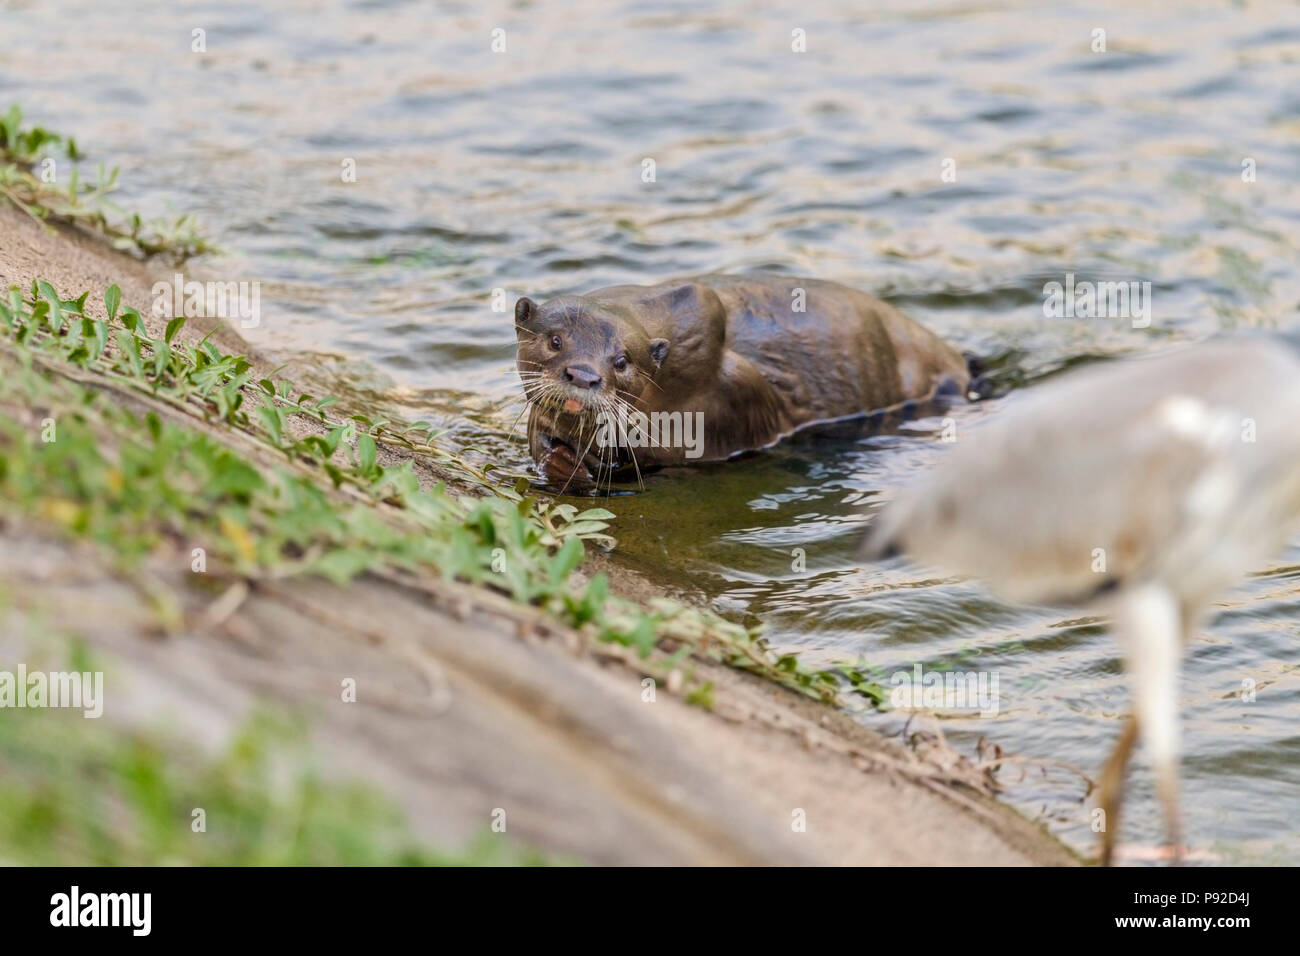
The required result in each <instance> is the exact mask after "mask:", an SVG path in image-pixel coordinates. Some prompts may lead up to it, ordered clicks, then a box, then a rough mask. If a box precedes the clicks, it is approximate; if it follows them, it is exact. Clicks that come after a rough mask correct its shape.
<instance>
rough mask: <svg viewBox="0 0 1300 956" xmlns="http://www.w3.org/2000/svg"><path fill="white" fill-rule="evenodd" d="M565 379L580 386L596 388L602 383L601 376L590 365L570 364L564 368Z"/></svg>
mask: <svg viewBox="0 0 1300 956" xmlns="http://www.w3.org/2000/svg"><path fill="white" fill-rule="evenodd" d="M564 380H565V381H566V382H572V383H573V384H574V385H576V386H578V388H595V387H596V386H597V385H599V384H600V376H599V375H597V374H596V370H595V369H594V368H592V367H591V366H590V365H570V366H569V367H568V368H566V369H565V370H564Z"/></svg>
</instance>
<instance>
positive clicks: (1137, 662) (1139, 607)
mask: <svg viewBox="0 0 1300 956" xmlns="http://www.w3.org/2000/svg"><path fill="white" fill-rule="evenodd" d="M1116 623H1117V625H1118V629H1119V633H1120V635H1121V637H1122V638H1123V640H1124V643H1125V651H1126V656H1127V657H1128V666H1129V671H1130V673H1131V675H1132V680H1133V702H1134V707H1133V711H1134V715H1135V716H1136V717H1137V723H1138V724H1139V725H1140V727H1141V729H1142V745H1143V747H1144V748H1145V750H1146V753H1147V756H1148V758H1149V759H1150V761H1151V767H1152V770H1153V771H1154V772H1155V778H1156V792H1157V793H1158V794H1159V797H1160V802H1161V804H1162V806H1163V809H1164V816H1165V828H1166V830H1167V832H1168V835H1169V839H1170V841H1171V843H1172V845H1173V847H1174V848H1175V849H1174V853H1175V857H1176V858H1177V854H1178V852H1179V849H1178V848H1179V847H1180V845H1181V844H1180V843H1179V842H1178V839H1179V813H1178V751H1179V741H1178V673H1179V665H1180V663H1181V659H1182V639H1183V635H1184V633H1185V627H1184V622H1183V613H1182V610H1181V608H1180V607H1179V606H1178V601H1177V600H1176V599H1175V598H1174V596H1173V595H1172V594H1170V593H1169V591H1168V590H1166V589H1165V588H1163V587H1161V586H1159V585H1157V584H1146V585H1142V586H1140V587H1137V588H1134V589H1133V590H1132V591H1130V592H1128V593H1127V594H1126V595H1125V597H1124V598H1123V600H1122V603H1121V604H1120V606H1119V608H1118V611H1117V614H1116Z"/></svg>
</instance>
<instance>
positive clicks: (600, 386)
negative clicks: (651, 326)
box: [515, 296, 668, 420]
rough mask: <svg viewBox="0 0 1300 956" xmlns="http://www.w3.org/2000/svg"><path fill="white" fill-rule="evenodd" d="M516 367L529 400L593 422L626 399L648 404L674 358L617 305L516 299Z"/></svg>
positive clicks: (665, 344) (561, 414)
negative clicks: (660, 373)
mask: <svg viewBox="0 0 1300 956" xmlns="http://www.w3.org/2000/svg"><path fill="white" fill-rule="evenodd" d="M515 332H516V334H517V336H518V339H519V348H518V350H517V352H516V364H517V365H518V368H519V377H520V378H521V379H523V382H524V393H525V394H526V395H527V396H528V400H529V403H530V404H531V405H533V406H534V407H536V408H537V409H538V411H540V412H542V413H544V414H546V415H547V417H557V418H561V419H562V418H565V417H573V418H580V419H584V420H585V419H588V418H592V417H594V416H595V415H596V414H598V413H599V412H601V411H608V410H613V409H614V408H616V407H617V406H618V405H620V404H621V403H627V404H629V405H631V406H632V407H633V408H640V407H641V405H642V402H643V397H644V395H645V393H646V391H647V390H649V389H650V388H652V387H653V384H652V383H653V381H654V376H655V374H656V373H657V372H658V371H659V368H660V366H662V365H663V363H664V359H665V358H667V356H668V340H667V339H651V338H647V337H646V335H645V333H644V332H642V331H641V329H640V327H639V326H638V325H637V324H636V323H635V322H632V321H628V320H627V319H626V318H623V317H620V316H619V315H617V314H616V313H615V312H613V311H612V310H609V309H606V308H602V307H600V306H598V305H596V304H594V303H592V302H590V301H588V300H584V299H582V298H579V297H576V296H565V297H561V298H558V299H552V300H550V301H549V302H544V303H542V304H541V305H538V304H537V303H536V302H534V301H533V300H532V299H529V298H522V299H520V300H519V301H518V302H517V303H515Z"/></svg>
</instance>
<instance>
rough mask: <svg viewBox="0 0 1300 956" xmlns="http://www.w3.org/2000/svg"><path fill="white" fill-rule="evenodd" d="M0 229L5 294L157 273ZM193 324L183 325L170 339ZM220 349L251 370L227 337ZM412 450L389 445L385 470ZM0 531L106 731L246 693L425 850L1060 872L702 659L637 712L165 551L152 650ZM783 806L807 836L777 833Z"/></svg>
mask: <svg viewBox="0 0 1300 956" xmlns="http://www.w3.org/2000/svg"><path fill="white" fill-rule="evenodd" d="M0 235H2V236H3V240H0V284H2V285H3V286H4V287H6V288H7V287H8V286H10V285H19V286H23V287H26V286H28V285H30V283H31V281H32V279H33V278H36V277H40V278H43V279H45V280H47V281H49V282H50V283H51V284H52V285H54V286H55V288H56V289H57V290H58V292H59V293H60V295H62V296H68V297H72V296H76V295H80V294H81V293H82V292H84V291H87V290H89V291H90V293H91V296H90V299H91V301H92V302H95V301H96V300H98V299H100V298H102V293H103V290H104V288H106V287H107V286H108V285H109V284H111V283H117V284H118V285H119V286H121V288H122V292H123V301H124V303H126V304H129V305H133V306H135V307H136V308H138V309H139V310H140V312H141V313H142V314H143V315H145V316H146V317H148V313H149V304H150V286H151V284H152V282H153V280H154V279H155V278H158V277H169V276H170V274H171V273H172V272H174V271H175V270H168V269H166V267H164V266H159V267H158V268H157V269H156V270H155V269H153V268H151V267H149V266H147V265H144V264H141V263H139V262H138V261H136V260H134V259H131V258H128V257H126V256H124V255H121V254H119V253H116V252H114V251H113V250H111V249H109V248H107V247H106V246H104V244H103V243H101V242H99V241H98V240H96V239H95V238H93V237H87V236H83V235H80V234H69V233H68V232H67V231H59V232H57V233H53V232H49V231H47V230H45V229H43V228H42V227H40V226H39V225H37V224H36V223H34V222H33V221H32V220H31V219H30V218H28V217H26V216H24V215H22V214H21V213H20V212H18V211H17V210H15V209H13V208H12V207H10V206H8V205H7V204H6V205H0ZM194 271H195V272H196V273H198V274H200V275H201V274H202V273H203V271H204V270H203V264H202V263H201V262H200V263H199V264H198V265H197V266H196V267H195V269H194ZM187 272H188V270H187ZM97 308H102V306H101V307H97ZM149 321H150V324H151V328H152V326H153V325H154V324H158V325H161V324H162V323H157V322H156V320H152V319H149ZM205 331H207V330H206V329H204V328H203V327H202V324H201V323H191V324H190V326H187V327H186V328H185V329H183V330H182V331H181V337H182V339H183V340H187V341H191V342H193V341H197V340H198V339H199V338H200V337H201V336H202V334H203V333H204V332H205ZM154 334H158V330H154ZM214 340H215V341H217V342H218V343H219V344H221V345H222V346H223V347H224V348H227V349H230V350H238V351H240V352H242V353H243V354H246V355H248V357H249V358H250V360H253V361H254V362H255V363H256V362H257V361H258V358H257V356H256V355H255V354H252V353H251V350H250V349H249V347H248V345H247V344H246V343H244V342H243V341H242V339H241V338H240V337H239V336H238V334H237V333H235V332H234V331H232V330H229V329H221V330H218V331H217V332H216V333H214ZM264 364H265V363H264ZM265 371H267V372H269V371H270V369H269V367H266V368H265ZM126 400H132V399H126ZM0 414H11V415H12V414H21V410H20V409H0ZM181 417H182V418H183V417H184V416H181ZM190 424H191V425H194V424H196V423H195V422H194V421H191V422H190ZM196 427H197V426H196ZM409 455H410V453H409V452H408V451H406V450H404V449H402V448H400V447H388V448H384V449H382V450H381V456H380V461H381V463H383V464H388V463H396V462H400V461H402V460H404V458H406V457H409ZM416 471H417V474H418V475H419V476H420V478H421V480H422V482H426V483H432V482H434V481H437V480H439V479H441V478H444V477H445V476H443V475H441V474H440V473H439V472H438V471H437V469H436V468H434V467H433V466H431V465H430V464H429V463H428V462H426V461H417V466H416ZM614 533H615V534H617V524H615V527H614ZM0 539H2V540H3V548H0V581H4V582H6V583H8V585H9V586H10V590H11V591H12V592H13V598H14V600H15V603H16V607H15V611H16V613H14V614H13V620H14V622H15V623H16V624H17V630H16V632H15V633H14V635H13V637H12V638H10V639H11V640H14V641H15V642H16V643H17V644H18V646H21V643H22V640H23V628H24V627H25V626H27V625H31V623H32V622H34V621H36V620H38V619H39V620H40V621H42V622H43V625H48V624H50V623H53V624H54V625H56V627H57V629H58V630H62V631H71V632H76V633H79V634H81V635H82V636H84V638H85V640H86V641H87V642H88V643H89V644H90V645H91V646H93V647H94V648H96V649H97V650H99V651H101V652H103V653H104V654H105V655H106V656H107V659H108V660H109V661H111V662H112V665H111V666H112V667H113V668H115V670H116V672H117V674H118V679H120V680H122V681H124V682H125V683H126V685H127V686H130V687H131V688H132V693H131V694H130V702H129V703H127V704H126V705H125V706H121V707H119V708H118V709H116V710H113V709H110V710H109V712H108V714H107V716H108V718H109V720H111V721H121V722H123V724H126V725H131V724H136V723H143V722H146V721H149V720H156V719H157V718H158V717H160V716H165V717H166V718H167V719H168V720H169V721H171V722H172V723H173V724H175V725H177V726H179V727H184V728H187V729H188V730H190V731H192V732H193V734H194V735H195V736H196V738H197V739H200V740H205V739H206V740H211V741H214V742H215V741H216V740H217V739H219V738H220V737H221V736H222V734H223V732H226V731H228V730H229V729H230V728H231V727H233V726H234V725H235V724H236V723H237V722H238V720H239V719H241V717H242V716H243V715H245V714H246V713H247V712H248V711H249V709H250V707H251V706H252V704H253V702H254V700H256V699H263V700H269V701H272V702H273V703H274V704H275V705H277V706H280V707H291V706H293V707H299V706H301V707H306V708H307V709H308V711H309V712H310V713H311V715H312V726H313V728H314V729H313V735H312V738H313V743H314V745H315V746H316V748H317V749H318V750H319V752H321V753H323V754H325V755H326V756H327V761H328V763H329V764H330V765H331V766H334V767H336V768H337V770H338V772H339V774H340V775H341V776H357V777H362V778H364V779H366V780H368V781H369V782H371V783H373V784H374V785H376V786H378V787H379V788H380V789H382V790H383V791H384V792H385V793H387V794H388V796H389V797H391V798H392V799H393V800H394V801H395V802H396V803H397V804H398V805H399V806H401V807H402V808H403V809H404V810H405V811H406V813H407V816H408V818H409V821H410V823H411V825H412V827H413V829H414V831H415V832H416V834H417V835H419V836H421V837H423V838H425V839H427V840H429V841H430V842H432V843H435V844H437V845H449V846H455V845H459V844H462V843H464V842H465V841H467V840H468V839H470V838H471V837H472V836H474V835H475V834H477V833H480V832H481V831H482V830H483V829H485V828H486V826H487V825H488V823H489V822H490V814H491V813H492V811H493V810H494V809H495V808H504V809H505V811H506V813H507V815H508V819H509V832H510V833H511V835H512V836H515V837H516V838H518V839H519V840H521V841H523V842H526V843H527V844H529V845H531V846H535V847H538V848H540V849H543V850H545V851H547V852H549V853H553V854H555V855H557V856H563V857H570V858H576V859H579V860H586V861H589V862H594V863H610V864H733V863H734V864H750V863H795V864H891V865H892V864H901V865H932V864H956V865H962V864H971V865H974V864H978V865H1018V864H1040V865H1051V864H1070V863H1072V862H1075V860H1074V858H1073V856H1072V855H1071V854H1070V853H1069V852H1068V851H1067V850H1066V849H1065V848H1064V847H1063V846H1062V845H1061V844H1060V843H1059V842H1058V841H1056V840H1055V839H1054V838H1053V837H1051V836H1050V835H1049V834H1047V832H1046V831H1045V830H1044V829H1043V828H1042V827H1040V826H1038V825H1036V824H1033V823H1031V822H1029V821H1027V820H1025V819H1024V818H1022V817H1020V816H1019V815H1018V814H1016V813H1015V812H1014V811H1012V810H1010V809H1009V808H1008V807H1006V806H1004V805H1002V804H1000V803H998V802H997V801H996V800H993V799H991V798H989V797H987V796H985V795H982V794H979V793H976V792H974V791H971V790H969V789H967V788H962V787H959V786H954V785H953V784H951V783H949V782H946V781H945V779H944V774H943V772H942V768H941V767H940V766H939V764H938V758H935V757H925V756H922V755H918V754H915V753H912V752H905V751H904V750H903V749H902V748H901V747H899V746H897V745H895V744H893V743H892V742H889V741H886V740H884V739H883V738H881V737H880V736H879V735H877V734H874V733H873V732H871V731H869V730H868V729H866V728H864V727H862V726H860V725H859V724H857V723H856V722H854V721H853V720H852V719H851V718H850V717H848V716H847V715H845V714H843V713H840V712H838V711H835V710H833V709H831V708H829V707H826V706H824V705H821V704H818V703H816V702H814V701H812V700H810V699H806V698H802V697H799V696H797V695H795V694H794V693H792V692H790V691H787V690H785V689H784V688H781V687H778V686H775V685H772V684H770V683H768V682H766V681H764V680H762V679H760V678H756V677H752V676H750V675H748V674H744V673H741V672H739V671H735V670H732V669H730V668H726V667H723V666H721V665H716V664H711V663H708V662H699V663H698V664H697V665H696V666H697V669H698V670H699V671H701V672H703V673H705V674H707V677H708V679H709V680H711V681H712V682H713V683H714V686H715V695H714V697H715V701H716V706H715V707H714V709H713V711H711V712H709V711H705V710H702V709H700V708H697V707H692V706H688V705H687V704H685V703H684V702H683V701H682V700H681V699H679V698H678V697H676V696H674V695H672V694H669V693H667V692H665V691H663V690H660V692H659V693H658V694H657V695H656V699H655V701H654V702H653V703H646V702H645V701H644V700H643V697H642V684H641V679H642V674H641V673H640V672H639V671H638V670H637V669H636V667H635V666H634V664H635V662H633V661H630V660H629V659H628V658H627V657H626V655H620V654H618V653H616V652H615V651H616V649H614V648H610V647H607V646H603V645H601V646H596V645H594V644H591V643H589V642H588V641H587V639H585V638H584V637H583V636H582V635H579V634H578V633H576V632H573V631H571V630H568V629H567V628H563V627H561V626H559V625H557V624H555V623H554V622H553V621H551V620H549V619H547V618H544V617H543V616H542V615H541V614H540V613H539V612H537V611H535V610H534V609H531V608H526V607H520V606H517V605H514V604H512V603H511V602H509V601H508V600H506V599H505V598H503V597H500V596H498V595H496V594H493V593H490V592H485V591H483V590H481V589H475V588H470V587H468V586H461V585H459V584H454V583H451V584H448V583H443V582H441V581H401V580H381V579H379V578H376V577H365V578H362V579H360V580H358V581H356V582H354V583H353V584H352V585H349V586H347V587H345V588H339V587H336V586H334V585H331V584H329V583H327V582H324V581H312V582H302V581H295V582H293V583H292V585H291V586H290V585H284V586H281V585H278V584H267V583H261V582H259V583H255V584H254V585H253V586H252V587H251V588H249V589H248V593H247V594H245V595H242V596H241V597H240V601H239V603H238V606H237V608H236V609H235V610H234V611H233V612H231V613H229V614H227V615H226V616H225V617H223V618H221V619H220V620H213V619H212V616H211V615H210V614H208V613H207V611H208V610H209V609H210V603H211V596H210V595H203V594H200V593H196V592H195V590H194V589H193V588H192V587H187V585H186V583H185V580H184V579H185V577H186V574H185V571H184V568H185V562H184V561H183V560H182V558H183V555H181V554H180V553H179V552H178V553H177V554H175V555H165V554H163V555H157V556H155V558H154V559H152V561H151V570H152V571H153V573H155V574H156V575H157V576H158V577H159V578H160V579H163V580H169V581H171V582H173V583H174V584H175V586H176V589H177V591H178V593H182V594H185V595H186V601H185V607H184V612H185V613H184V620H185V629H184V632H183V633H182V634H181V635H179V636H173V637H170V638H167V639H165V640H159V639H158V637H157V635H156V633H155V632H154V628H153V627H152V625H151V623H150V620H149V615H148V614H146V613H144V612H143V610H142V609H140V608H139V607H138V604H139V600H138V597H137V596H136V593H135V592H134V591H133V590H131V589H130V588H128V587H125V586H123V584H122V583H121V582H119V581H117V580H115V579H114V576H113V574H112V573H111V572H110V571H109V570H108V569H107V568H106V567H105V566H104V564H103V563H102V562H101V561H99V560H97V558H96V557H95V555H94V553H93V552H91V551H89V550H88V549H82V548H79V547H74V546H72V545H68V544H64V543H59V542H57V541H55V540H54V539H53V538H51V537H50V536H48V535H47V534H45V533H44V531H43V530H42V529H41V528H40V527H39V526H38V525H28V524H21V523H9V524H2V523H0ZM599 565H600V569H601V570H605V571H607V572H608V573H610V574H611V576H612V578H613V580H614V585H615V590H616V591H618V592H620V593H623V594H625V595H628V596H632V597H637V596H645V595H648V594H652V593H654V591H655V587H654V585H653V584H651V583H649V582H648V581H646V580H645V579H644V578H643V577H641V576H639V575H638V574H637V573H636V572H635V571H634V570H632V569H631V568H629V567H627V566H624V565H621V564H620V563H619V560H618V558H617V555H615V556H614V557H612V558H602V559H601V560H600V562H599ZM33 626H34V625H33ZM5 650H6V651H8V650H9V648H8V647H7V646H6V647H5ZM6 656H8V654H6ZM353 673H357V674H360V675H364V686H365V687H367V688H374V691H373V692H372V693H371V694H370V696H369V700H367V699H365V697H364V695H363V696H362V697H361V699H360V700H359V702H358V704H356V705H349V706H340V705H337V701H338V695H337V687H338V677H339V675H340V674H353ZM799 811H802V813H803V814H804V815H806V820H807V828H806V832H794V831H793V829H792V826H791V821H792V817H793V816H794V815H795V814H796V813H797V812H799Z"/></svg>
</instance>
